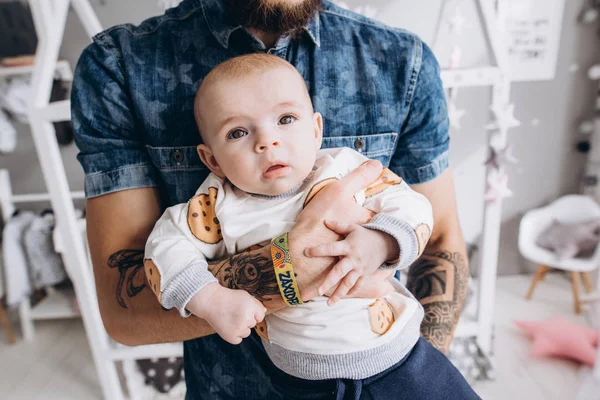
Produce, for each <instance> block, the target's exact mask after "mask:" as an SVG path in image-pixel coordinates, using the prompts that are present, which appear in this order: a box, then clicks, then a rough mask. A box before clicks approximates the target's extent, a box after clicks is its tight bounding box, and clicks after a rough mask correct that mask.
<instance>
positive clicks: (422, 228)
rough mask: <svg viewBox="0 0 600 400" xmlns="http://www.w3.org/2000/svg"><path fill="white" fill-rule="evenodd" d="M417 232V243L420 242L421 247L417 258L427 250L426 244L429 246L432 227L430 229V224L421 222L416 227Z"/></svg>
mask: <svg viewBox="0 0 600 400" xmlns="http://www.w3.org/2000/svg"><path fill="white" fill-rule="evenodd" d="M415 234H416V235H417V243H419V249H418V253H417V258H418V257H421V254H423V251H425V246H427V242H428V241H429V238H430V237H431V229H429V225H427V224H420V225H419V226H417V227H416V228H415Z"/></svg>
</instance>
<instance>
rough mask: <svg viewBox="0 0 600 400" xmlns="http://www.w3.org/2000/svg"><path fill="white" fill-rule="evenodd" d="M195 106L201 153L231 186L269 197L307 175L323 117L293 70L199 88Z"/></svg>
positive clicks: (314, 153) (283, 191)
mask: <svg viewBox="0 0 600 400" xmlns="http://www.w3.org/2000/svg"><path fill="white" fill-rule="evenodd" d="M198 110H199V111H198V116H199V123H200V126H199V128H200V130H201V132H202V135H203V138H204V141H205V144H204V145H199V146H198V152H199V154H200V157H201V158H202V159H203V161H204V162H205V163H206V164H207V165H208V166H209V168H211V170H212V171H213V172H214V173H216V174H217V175H219V176H221V177H227V179H228V180H229V181H231V183H232V184H233V185H235V186H236V187H238V188H240V189H242V190H244V191H246V192H250V193H258V194H265V195H272V196H274V195H279V194H282V193H285V192H287V191H288V190H291V189H293V188H294V187H295V186H297V185H298V184H300V183H301V182H302V181H303V180H304V179H305V178H306V176H307V175H308V174H309V173H310V171H311V169H312V167H313V165H314V163H315V159H316V153H317V150H318V149H319V148H320V146H321V133H322V121H321V115H320V114H318V113H313V111H312V106H311V102H310V99H309V98H308V95H307V94H306V89H305V86H304V81H303V80H302V78H301V77H300V76H298V75H297V74H296V73H295V72H294V71H293V70H291V69H288V68H285V67H276V68H270V69H268V70H267V71H265V72H256V73H253V74H252V75H250V76H248V77H246V78H233V79H225V80H222V81H219V82H216V83H213V84H211V85H210V86H209V87H207V88H206V90H205V91H204V89H203V93H202V97H201V100H200V103H199V106H198ZM203 153H204V155H203ZM213 162H214V164H213ZM211 164H213V165H211Z"/></svg>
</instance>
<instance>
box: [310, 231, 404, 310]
mask: <svg viewBox="0 0 600 400" xmlns="http://www.w3.org/2000/svg"><path fill="white" fill-rule="evenodd" d="M325 225H326V226H327V227H328V228H329V229H331V230H332V231H334V232H336V233H338V234H340V235H344V236H346V238H345V239H344V240H341V241H338V242H333V243H328V244H323V245H320V246H316V247H312V248H309V249H306V251H305V254H306V255H307V256H308V257H339V261H338V263H337V264H336V265H334V266H333V267H332V268H331V271H329V274H327V277H325V280H324V281H323V283H322V284H321V286H320V287H319V295H323V294H324V293H326V292H327V291H328V290H329V289H331V288H333V287H335V286H336V285H337V288H335V290H334V291H333V293H332V294H331V295H330V296H329V300H328V301H327V304H328V305H330V306H331V305H333V304H335V303H336V302H337V301H339V300H340V299H341V298H342V297H344V296H345V295H346V294H347V293H348V292H349V291H350V290H351V289H353V290H352V291H353V292H354V291H355V290H356V289H358V287H359V286H360V284H361V280H362V278H363V277H366V276H370V275H371V274H373V272H375V271H376V270H377V269H378V268H379V267H380V266H381V264H383V263H384V262H385V261H387V260H390V259H391V258H393V257H396V256H397V255H398V254H399V250H398V244H397V242H396V240H395V239H394V238H393V237H391V236H390V235H388V234H386V233H384V232H380V231H376V230H372V229H367V228H363V227H362V226H360V225H357V224H346V223H342V222H337V221H325Z"/></svg>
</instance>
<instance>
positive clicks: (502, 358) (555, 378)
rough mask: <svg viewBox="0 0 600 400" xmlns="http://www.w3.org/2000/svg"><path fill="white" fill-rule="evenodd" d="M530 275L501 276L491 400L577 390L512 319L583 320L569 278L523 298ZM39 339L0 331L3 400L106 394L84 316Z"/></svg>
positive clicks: (487, 391)
mask: <svg viewBox="0 0 600 400" xmlns="http://www.w3.org/2000/svg"><path fill="white" fill-rule="evenodd" d="M530 279H531V277H529V276H514V277H501V278H499V280H498V290H497V301H496V315H495V320H496V342H495V349H496V357H495V365H496V375H497V378H496V380H495V381H492V382H483V383H478V384H477V385H476V386H475V390H476V391H477V392H478V393H479V394H480V395H481V397H482V398H483V399H486V400H488V399H489V400H494V399H498V400H506V399H510V400H521V399H523V400H525V399H527V400H542V399H543V400H568V399H574V398H575V393H576V389H577V372H578V366H577V365H576V364H574V363H571V362H567V361H562V360H553V359H552V360H551V359H531V358H529V356H528V352H529V349H530V343H529V340H528V339H527V338H526V337H525V336H524V335H523V334H521V332H519V331H518V330H517V329H516V327H515V326H514V324H513V320H515V319H527V320H538V319H543V318H549V317H551V316H553V315H554V314H556V313H560V314H563V315H566V316H569V317H570V318H572V319H573V320H574V321H577V322H581V323H584V318H583V317H575V316H574V315H573V305H572V296H571V292H570V285H569V282H568V281H567V280H566V279H565V278H563V276H562V275H560V274H555V273H549V274H548V275H547V277H546V280H545V281H544V282H542V283H540V285H539V286H538V288H537V289H536V292H535V294H534V296H533V300H531V301H529V302H528V301H525V300H524V296H525V293H526V291H527V288H528V285H529V283H530ZM36 328H37V338H36V341H35V342H33V343H30V344H25V343H23V342H22V341H19V342H18V343H17V344H16V345H14V346H8V345H7V344H6V342H5V338H4V337H3V336H2V333H0V371H1V373H0V398H1V399H6V400H17V399H28V400H36V399H40V400H41V399H44V400H53V399H57V400H58V399H60V400H69V399H73V400H87V399H95V400H97V399H101V393H100V388H99V386H98V383H97V381H96V374H95V369H94V366H93V363H92V361H91V352H90V350H89V347H88V345H87V341H86V338H85V333H84V330H83V325H82V323H81V321H80V320H63V321H44V322H38V323H37V324H36Z"/></svg>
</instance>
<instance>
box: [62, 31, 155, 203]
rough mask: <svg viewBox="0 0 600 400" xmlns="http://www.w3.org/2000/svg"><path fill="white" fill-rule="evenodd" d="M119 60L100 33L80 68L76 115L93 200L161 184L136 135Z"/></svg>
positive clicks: (74, 106)
mask: <svg viewBox="0 0 600 400" xmlns="http://www.w3.org/2000/svg"><path fill="white" fill-rule="evenodd" d="M119 55H120V52H119V51H118V50H117V49H116V47H115V46H114V44H113V42H112V38H111V37H110V36H109V35H107V34H100V35H98V36H96V37H95V38H94V42H93V43H92V44H90V45H89V46H88V47H87V48H86V49H85V50H84V51H83V53H82V55H81V57H80V59H79V61H78V63H77V67H76V69H75V76H74V81H73V90H72V93H71V114H72V121H73V129H74V132H75V143H76V144H77V147H78V148H79V150H80V152H79V154H78V155H77V159H78V160H79V162H80V163H81V165H82V167H83V170H84V172H85V194H86V197H87V198H91V197H96V196H100V195H102V194H107V193H111V192H116V191H120V190H125V189H133V188H141V187H151V186H157V185H158V183H159V177H158V171H157V170H156V168H155V167H154V166H153V164H152V163H151V161H150V157H149V155H148V152H147V150H146V149H145V147H144V144H143V143H142V140H141V139H140V136H139V132H138V131H137V130H136V126H137V125H138V124H137V122H136V116H135V113H134V112H133V111H132V110H133V107H132V103H131V98H130V96H129V93H128V92H127V86H126V84H125V79H124V75H123V71H122V69H121V66H120V64H119Z"/></svg>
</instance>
